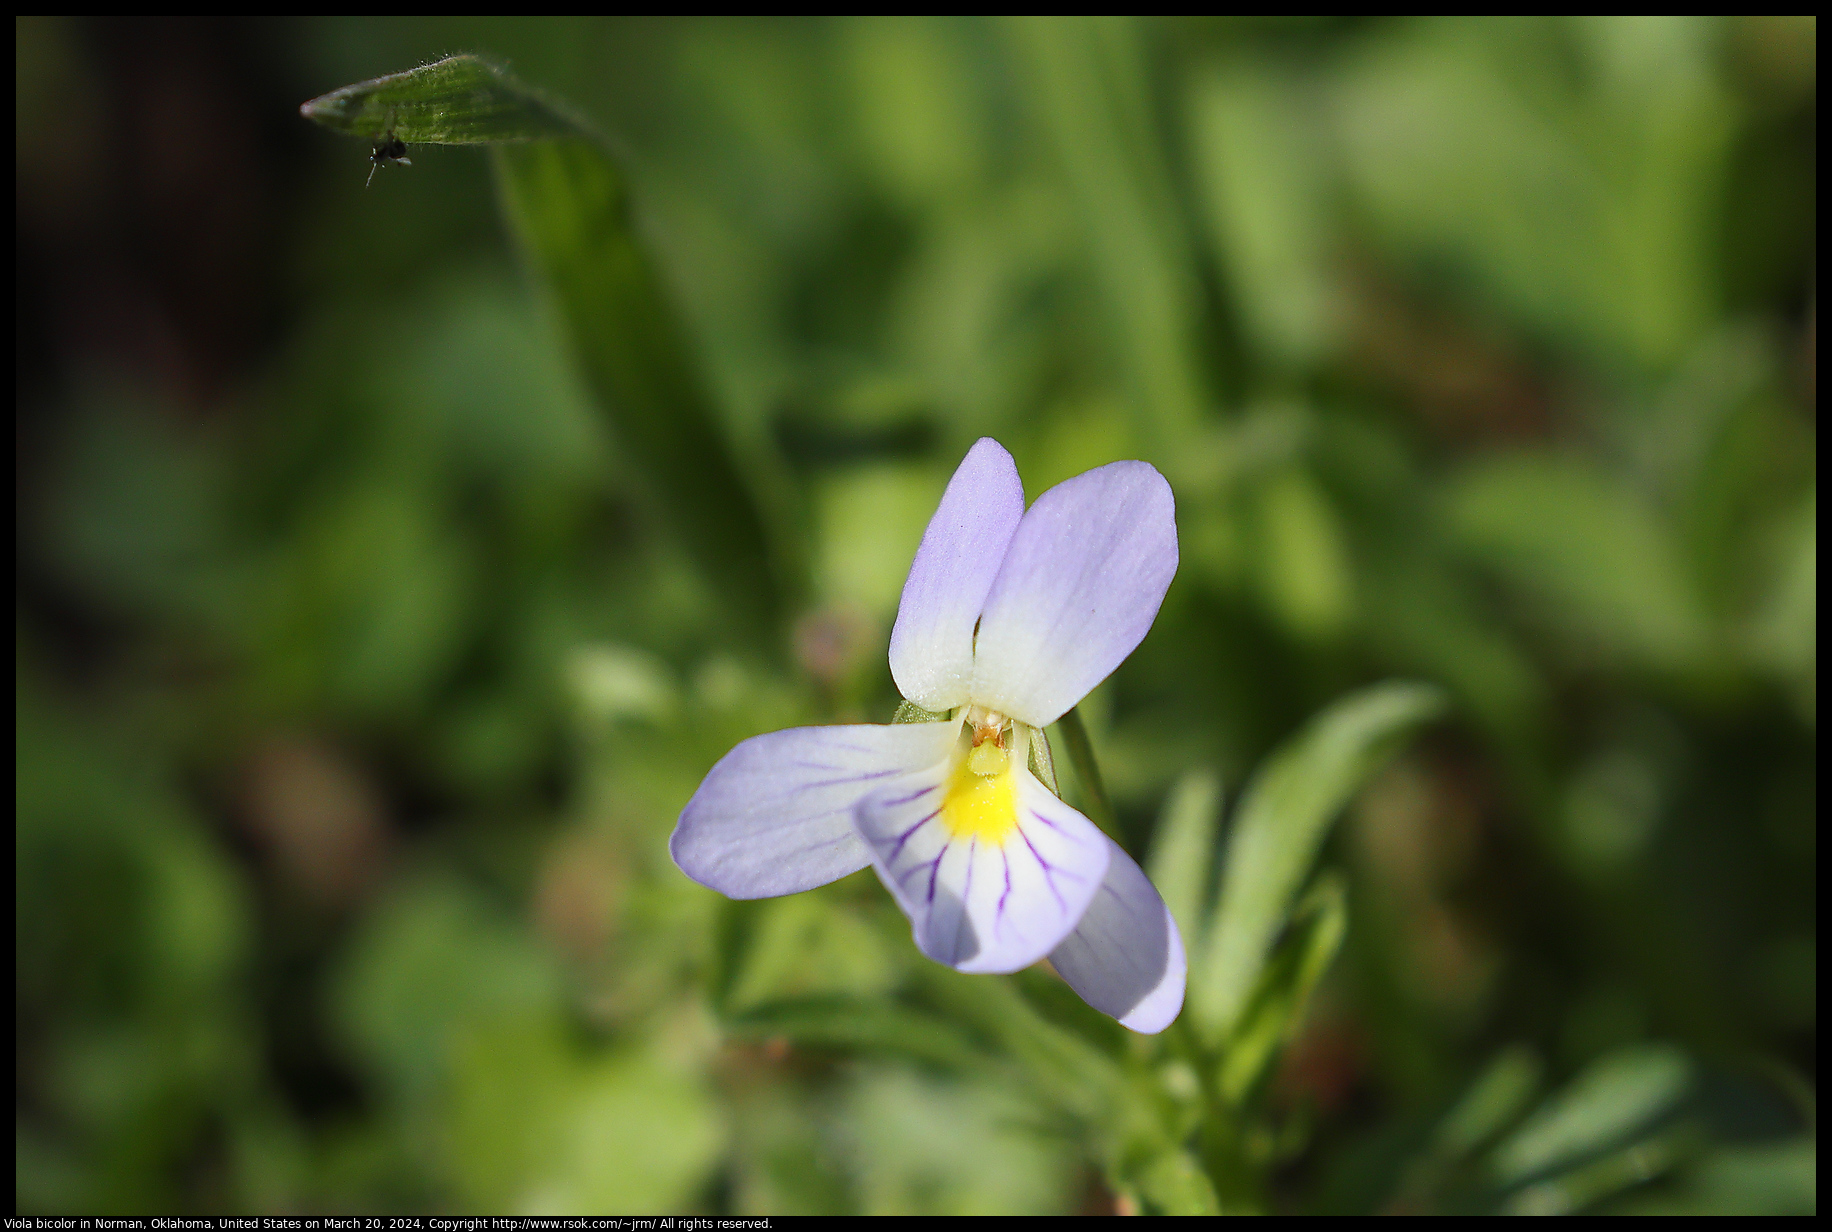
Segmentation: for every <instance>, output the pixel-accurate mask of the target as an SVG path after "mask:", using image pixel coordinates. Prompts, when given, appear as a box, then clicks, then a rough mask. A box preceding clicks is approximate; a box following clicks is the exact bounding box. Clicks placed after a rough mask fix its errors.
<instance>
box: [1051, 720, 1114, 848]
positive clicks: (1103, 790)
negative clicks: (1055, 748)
mask: <svg viewBox="0 0 1832 1232" xmlns="http://www.w3.org/2000/svg"><path fill="white" fill-rule="evenodd" d="M1056 722H1057V724H1058V725H1059V726H1060V727H1061V728H1062V743H1063V747H1064V749H1066V750H1067V752H1068V754H1069V764H1070V765H1072V766H1074V767H1075V777H1076V779H1077V780H1079V781H1080V783H1081V794H1082V797H1083V799H1082V804H1083V806H1084V809H1085V811H1086V812H1087V814H1088V820H1089V821H1092V822H1093V823H1094V824H1095V825H1097V826H1099V827H1100V828H1101V829H1102V830H1104V831H1106V833H1107V837H1109V838H1111V839H1113V840H1114V841H1115V842H1119V835H1120V831H1119V819H1118V818H1116V817H1115V816H1114V815H1113V802H1112V801H1111V800H1109V799H1107V787H1106V784H1104V783H1102V782H1101V777H1100V766H1098V765H1096V764H1095V761H1094V745H1093V743H1092V742H1091V741H1090V740H1089V739H1088V728H1087V725H1086V724H1084V723H1083V722H1082V721H1081V712H1080V711H1078V710H1077V709H1075V708H1074V707H1073V706H1071V707H1070V708H1069V712H1068V713H1067V714H1065V715H1063V716H1062V717H1061V718H1060V719H1058V720H1056Z"/></svg>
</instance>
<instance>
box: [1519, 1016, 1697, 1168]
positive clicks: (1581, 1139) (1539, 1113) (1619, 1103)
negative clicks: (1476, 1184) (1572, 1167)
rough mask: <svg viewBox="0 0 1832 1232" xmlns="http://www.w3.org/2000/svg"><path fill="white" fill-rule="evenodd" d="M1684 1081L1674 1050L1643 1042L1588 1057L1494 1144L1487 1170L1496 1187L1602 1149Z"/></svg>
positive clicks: (1655, 1111)
mask: <svg viewBox="0 0 1832 1232" xmlns="http://www.w3.org/2000/svg"><path fill="white" fill-rule="evenodd" d="M1691 1082H1692V1067H1691V1064H1690V1063H1689V1062H1688V1061H1687V1060H1686V1058H1685V1056H1684V1055H1683V1054H1681V1053H1680V1052H1679V1051H1678V1050H1677V1049H1675V1048H1672V1047H1671V1046H1669V1045H1665V1044H1643V1045H1636V1046H1633V1047H1630V1048H1624V1049H1621V1050H1620V1051H1618V1052H1613V1053H1611V1054H1609V1055H1608V1056H1605V1057H1603V1058H1602V1059H1600V1060H1598V1061H1596V1062H1594V1063H1593V1064H1592V1065H1591V1066H1590V1067H1589V1068H1588V1069H1586V1070H1585V1071H1584V1072H1583V1073H1581V1074H1579V1075H1578V1076H1577V1077H1576V1078H1574V1079H1572V1080H1571V1082H1570V1083H1569V1084H1567V1085H1566V1086H1565V1087H1563V1088H1561V1089H1560V1090H1559V1091H1557V1092H1555V1093H1554V1094H1553V1095H1552V1097H1551V1098H1549V1099H1548V1100H1547V1101H1546V1102H1545V1103H1544V1104H1542V1105H1540V1107H1539V1108H1538V1109H1537V1110H1536V1111H1535V1112H1534V1113H1533V1115H1532V1116H1530V1117H1528V1118H1527V1120H1526V1122H1525V1123H1524V1124H1523V1125H1521V1127H1520V1128H1519V1129H1517V1130H1515V1131H1514V1132H1513V1133H1512V1134H1510V1135H1509V1136H1508V1137H1507V1139H1506V1140H1504V1141H1503V1142H1502V1143H1501V1145H1499V1146H1498V1147H1496V1148H1495V1151H1494V1154H1493V1155H1492V1156H1491V1157H1490V1163H1489V1171H1490V1172H1491V1174H1492V1175H1493V1176H1494V1178H1495V1180H1496V1181H1497V1182H1498V1183H1499V1184H1501V1185H1504V1186H1507V1185H1514V1184H1518V1183H1519V1182H1521V1181H1524V1180H1527V1179H1529V1178H1531V1177H1534V1176H1540V1175H1543V1174H1545V1173H1547V1172H1549V1171H1551V1170H1553V1169H1554V1168H1558V1167H1562V1166H1565V1165H1569V1164H1571V1163H1574V1162H1576V1161H1578V1160H1580V1159H1582V1158H1584V1157H1585V1156H1587V1155H1591V1154H1594V1153H1595V1152H1597V1151H1600V1150H1604V1149H1606V1148H1608V1147H1610V1146H1612V1145H1614V1144H1616V1143H1617V1142H1619V1141H1621V1140H1622V1139H1623V1138H1624V1137H1626V1136H1627V1135H1628V1134H1630V1133H1633V1132H1634V1131H1635V1130H1637V1129H1640V1128H1641V1127H1643V1126H1645V1125H1646V1124H1648V1122H1650V1121H1652V1120H1653V1119H1654V1118H1655V1117H1657V1116H1659V1115H1660V1114H1661V1113H1663V1112H1666V1111H1667V1110H1668V1109H1670V1108H1671V1107H1672V1106H1673V1105H1674V1104H1675V1103H1677V1102H1678V1101H1679V1099H1680V1097H1681V1096H1683V1095H1684V1094H1685V1093H1686V1091H1687V1089H1688V1088H1689V1087H1690V1086H1691Z"/></svg>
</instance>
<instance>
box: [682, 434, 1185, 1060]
mask: <svg viewBox="0 0 1832 1232" xmlns="http://www.w3.org/2000/svg"><path fill="white" fill-rule="evenodd" d="M1176 571H1177V528H1176V521H1175V517H1174V506H1173V502H1172V499H1171V491H1170V485H1169V484H1167V483H1166V482H1165V481H1164V477H1163V476H1162V475H1160V474H1158V472H1157V471H1156V470H1154V469H1153V468H1152V467H1151V466H1149V465H1147V464H1146V463H1144V462H1114V463H1112V464H1110V465H1107V466H1103V467H1099V468H1097V469H1095V470H1091V471H1088V472H1087V473H1085V474H1082V475H1078V476H1076V477H1075V478H1073V479H1070V480H1068V481H1066V482H1064V483H1061V484H1058V485H1057V486H1056V487H1054V488H1051V489H1050V490H1049V491H1048V492H1045V493H1044V494H1043V495H1042V496H1040V497H1038V498H1037V500H1036V503H1034V504H1033V505H1032V506H1031V507H1030V508H1029V509H1028V510H1026V509H1025V507H1024V489H1023V487H1022V486H1021V485H1020V484H1019V482H1018V469H1017V467H1016V465H1014V464H1013V462H1012V460H1011V455H1010V454H1008V453H1006V452H1005V450H1004V449H1003V448H1002V447H1001V446H1000V445H999V444H998V443H997V442H996V441H993V440H991V439H989V438H988V439H982V440H981V441H979V443H977V444H976V445H974V447H973V448H972V450H970V451H969V452H968V454H967V457H966V459H965V460H964V461H962V463H961V464H960V468H959V469H958V470H956V471H955V472H954V478H953V479H952V480H951V481H950V482H949V484H948V490H947V492H946V493H945V494H944V495H943V496H942V499H941V506H940V507H939V508H938V509H936V511H935V516H934V517H933V518H931V519H930V521H929V527H928V530H927V531H926V532H925V533H924V534H923V537H922V546H921V547H920V548H918V549H917V552H916V560H915V562H914V563H913V564H912V565H911V566H910V576H909V579H908V580H907V581H906V582H905V583H904V585H903V599H902V602H901V604H900V605H899V607H898V610H897V623H896V625H895V627H894V628H893V629H892V631H891V647H890V660H891V675H892V676H893V677H894V678H895V679H896V682H897V687H898V689H899V690H901V691H902V693H903V696H904V697H905V698H906V699H908V700H909V701H911V702H913V703H915V704H916V705H917V706H919V707H921V708H922V709H923V710H926V711H929V712H930V713H933V714H945V715H947V716H948V717H947V718H946V719H945V720H943V721H939V722H920V723H900V724H893V725H889V726H876V725H857V726H839V727H797V728H791V729H790V730H788V731H779V732H770V733H768V734H767V735H762V736H755V737H753V738H751V739H749V740H746V741H744V742H743V743H742V744H740V745H739V746H738V747H737V748H735V749H733V750H732V751H731V752H730V753H728V754H726V755H725V756H724V757H723V758H721V759H720V760H719V763H718V764H717V765H715V766H714V767H713V768H712V770H711V771H710V772H709V773H708V774H707V776H706V780H705V781H704V782H703V783H701V784H700V789H699V790H698V791H696V792H695V793H694V795H693V799H691V800H689V801H688V802H687V807H686V808H685V809H683V810H682V811H681V820H680V824H679V825H678V826H677V827H676V828H675V831H674V837H673V839H672V840H671V841H670V844H669V847H670V850H671V851H672V852H673V854H674V860H675V863H676V864H678V865H680V867H681V870H682V871H683V872H685V873H686V874H687V875H688V876H689V877H691V878H693V879H694V880H695V881H697V882H699V883H700V884H701V885H704V886H708V887H710V888H711V889H714V890H717V891H719V892H720V893H722V894H725V895H728V896H730V897H732V898H769V897H773V896H775V895H779V894H794V893H798V892H799V891H802V890H808V889H812V888H814V887H815V886H818V885H824V884H826V883H827V882H829V881H833V880H835V879H837V878H840V877H844V876H846V875H847V874H848V873H851V872H855V871H857V870H858V869H861V868H864V867H865V866H866V865H867V864H870V865H871V866H872V867H873V868H875V869H876V870H877V872H878V876H879V878H880V879H881V880H882V881H883V882H884V884H885V887H886V888H887V889H889V890H890V892H891V894H892V895H893V896H894V897H895V898H896V900H897V904H898V905H899V906H900V907H902V908H903V911H904V913H905V914H906V915H908V916H909V917H910V922H911V925H912V927H913V930H914V932H915V938H916V945H917V947H918V948H920V949H921V950H922V952H923V953H924V954H927V955H928V956H929V957H930V958H933V959H935V960H936V961H937V962H942V963H946V964H948V965H949V966H951V967H954V968H956V969H957V970H961V971H985V972H1008V971H1017V970H1019V969H1020V968H1023V967H1027V966H1029V965H1030V964H1032V963H1034V962H1036V961H1037V960H1039V959H1041V958H1045V957H1047V958H1048V959H1049V960H1050V962H1051V964H1052V965H1053V966H1054V967H1055V969H1056V971H1057V972H1058V974H1060V975H1061V976H1062V978H1063V979H1065V980H1067V981H1068V983H1069V985H1070V986H1071V987H1072V988H1074V989H1075V991H1076V992H1078V993H1080V994H1081V996H1082V998H1083V999H1084V1000H1086V1001H1087V1002H1088V1004H1090V1005H1092V1006H1094V1007H1095V1008H1096V1009H1098V1010H1100V1011H1102V1012H1103V1013H1107V1014H1111V1015H1112V1016H1113V1017H1115V1018H1117V1019H1119V1020H1120V1022H1122V1023H1123V1024H1125V1025H1126V1026H1128V1027H1130V1028H1132V1029H1133V1030H1135V1031H1139V1032H1144V1033H1147V1034H1149V1033H1155V1032H1158V1031H1162V1030H1163V1029H1164V1028H1165V1027H1166V1026H1168V1025H1170V1023H1171V1021H1172V1020H1173V1019H1175V1018H1176V1016H1177V1013H1178V1011H1179V1010H1180V1009H1181V1008H1182V1006H1183V983H1184V955H1183V941H1182V938H1181V937H1179V935H1178V933H1177V925H1176V923H1175V921H1173V920H1172V919H1171V915H1170V912H1169V911H1168V910H1167V909H1166V908H1165V906H1164V901H1163V899H1161V898H1160V897H1159V896H1158V892H1157V891H1156V890H1155V889H1153V888H1152V884H1151V882H1150V880H1149V879H1147V878H1146V876H1145V874H1144V873H1143V872H1142V871H1140V869H1139V866H1138V865H1137V864H1135V863H1134V862H1133V860H1132V858H1131V857H1129V856H1128V855H1127V854H1126V853H1125V852H1124V851H1121V850H1120V848H1119V847H1118V846H1117V845H1116V844H1115V843H1113V841H1112V840H1110V839H1109V838H1107V836H1106V835H1104V834H1102V833H1101V832H1100V830H1099V829H1098V828H1096V826H1095V825H1094V823H1093V822H1091V821H1089V820H1088V819H1087V818H1086V817H1083V816H1082V815H1081V814H1080V813H1078V812H1076V811H1075V810H1074V809H1072V808H1070V807H1069V806H1068V805H1066V804H1064V803H1063V802H1062V801H1061V800H1059V799H1058V798H1057V797H1056V796H1055V795H1054V794H1053V793H1052V792H1051V791H1050V790H1049V789H1048V788H1046V787H1045V786H1044V785H1043V784H1042V783H1041V782H1039V781H1038V780H1037V778H1036V776H1035V775H1034V774H1033V773H1032V772H1031V769H1030V750H1031V742H1032V741H1034V740H1041V739H1043V733H1042V731H1041V729H1042V728H1044V727H1045V726H1047V725H1048V724H1050V723H1053V722H1055V721H1056V720H1057V719H1058V718H1060V717H1062V715H1063V714H1064V713H1065V712H1067V711H1068V709H1069V708H1070V707H1071V706H1073V705H1075V703H1076V702H1078V701H1080V700H1081V699H1082V698H1083V697H1084V696H1086V695H1087V693H1088V691H1089V690H1090V689H1092V688H1093V687H1094V686H1095V685H1097V684H1099V683H1100V682H1101V681H1102V680H1104V679H1105V678H1106V677H1107V676H1108V674H1109V673H1111V672H1112V671H1113V669H1114V668H1116V667H1118V666H1119V665H1120V663H1121V661H1122V660H1124V659H1125V658H1126V656H1127V655H1129V654H1131V653H1132V651H1133V648H1134V647H1136V646H1137V645H1138V644H1139V642H1140V641H1141V640H1142V639H1143V638H1144V636H1145V633H1146V631H1147V630H1149V629H1150V628H1151V622H1152V620H1153V619H1154V618H1155V617H1156V616H1157V613H1158V605H1159V604H1160V603H1162V602H1163V600H1164V592H1165V590H1166V589H1167V588H1168V587H1169V586H1170V580H1171V576H1172V575H1173V574H1174V573H1176Z"/></svg>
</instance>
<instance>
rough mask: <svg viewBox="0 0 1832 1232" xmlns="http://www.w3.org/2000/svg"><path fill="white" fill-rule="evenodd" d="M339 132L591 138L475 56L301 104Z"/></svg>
mask: <svg viewBox="0 0 1832 1232" xmlns="http://www.w3.org/2000/svg"><path fill="white" fill-rule="evenodd" d="M299 113H300V114H301V115H303V116H304V117H305V118H306V119H308V120H315V121H317V122H318V123H319V124H322V125H324V126H325V127H326V128H328V129H331V130H332V131H333V132H339V133H344V134H346V135H347V136H351V137H361V138H363V139H365V140H374V139H375V138H377V137H381V136H385V135H387V134H389V133H392V134H393V135H394V136H396V137H399V138H400V139H401V140H402V141H407V142H412V143H415V144H420V145H482V144H485V143H493V142H498V141H536V140H539V139H541V138H544V137H578V136H584V135H586V129H585V127H584V125H583V124H582V123H581V122H580V121H579V120H577V119H575V118H573V117H572V116H569V115H567V114H566V113H564V112H563V111H562V110H561V109H560V108H558V107H557V106H556V105H555V104H553V103H552V102H550V101H548V100H547V99H545V98H543V97H541V96H540V95H539V94H538V93H536V92H535V91H534V90H532V89H530V88H529V87H527V86H525V85H523V84H522V83H521V82H519V81H517V80H515V79H514V78H513V77H511V76H509V75H508V74H507V73H505V72H503V71H502V70H501V69H498V68H496V67H495V66H494V65H491V64H489V63H487V62H485V61H483V60H480V59H478V58H477V57H476V56H452V57H450V58H448V59H444V60H441V61H439V62H438V63H437V64H427V65H423V66H422V67H420V68H416V69H410V70H409V71H407V72H405V73H392V74H390V75H389V76H387V77H377V78H375V79H374V80H373V81H359V82H357V83H356V84H355V85H353V86H345V87H344V88H343V89H341V90H333V91H331V92H330V93H329V94H326V95H323V96H321V97H319V98H315V99H313V100H311V101H310V102H308V103H304V104H301V105H300V107H299Z"/></svg>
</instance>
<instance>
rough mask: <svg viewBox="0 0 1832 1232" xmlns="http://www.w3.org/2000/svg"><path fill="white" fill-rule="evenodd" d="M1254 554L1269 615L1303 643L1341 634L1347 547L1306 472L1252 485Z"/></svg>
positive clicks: (1348, 608) (1349, 587) (1349, 609)
mask: <svg viewBox="0 0 1832 1232" xmlns="http://www.w3.org/2000/svg"><path fill="white" fill-rule="evenodd" d="M1253 492H1254V500H1253V507H1254V521H1255V523H1256V524H1257V528H1258V531H1259V545H1258V546H1259V550H1258V551H1257V552H1254V553H1253V559H1254V560H1255V561H1256V562H1257V565H1258V568H1257V570H1256V575H1257V578H1258V581H1259V584H1260V589H1261V592H1262V593H1263V594H1264V595H1265V597H1266V601H1267V604H1268V606H1269V607H1271V609H1272V611H1273V614H1274V615H1276V616H1277V617H1279V619H1280V620H1281V621H1282V622H1283V623H1284V624H1285V626H1286V627H1287V628H1288V629H1290V630H1291V632H1292V633H1293V634H1295V635H1297V636H1298V637H1300V638H1303V639H1305V640H1322V639H1327V638H1331V637H1334V636H1336V635H1337V634H1339V633H1341V632H1342V630H1343V628H1344V627H1345V626H1346V625H1347V623H1348V621H1349V618H1350V616H1351V615H1352V614H1353V605H1354V594H1353V584H1352V578H1351V576H1350V573H1349V560H1348V548H1347V545H1346V544H1345V543H1344V541H1343V534H1342V525H1341V522H1340V520H1339V519H1338V518H1337V517H1336V511H1335V510H1334V509H1333V508H1331V507H1330V503H1329V497H1328V496H1327V495H1325V494H1324V492H1323V489H1322V488H1321V487H1320V486H1319V485H1318V483H1317V481H1316V480H1315V479H1314V478H1312V477H1311V475H1310V473H1309V472H1308V471H1305V470H1303V469H1301V468H1298V467H1286V468H1283V469H1281V470H1278V471H1275V472H1274V473H1273V474H1271V475H1268V476H1266V477H1265V478H1264V479H1262V480H1261V482H1260V483H1259V484H1257V485H1255V487H1254V489H1253Z"/></svg>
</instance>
